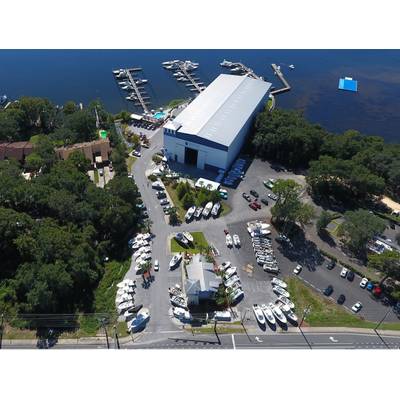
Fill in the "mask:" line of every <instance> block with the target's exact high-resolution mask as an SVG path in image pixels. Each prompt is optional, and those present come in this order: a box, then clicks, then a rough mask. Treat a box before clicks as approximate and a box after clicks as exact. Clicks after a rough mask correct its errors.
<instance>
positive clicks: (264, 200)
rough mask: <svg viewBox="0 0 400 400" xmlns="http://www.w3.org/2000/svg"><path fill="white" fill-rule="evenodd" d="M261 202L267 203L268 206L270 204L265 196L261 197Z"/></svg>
mask: <svg viewBox="0 0 400 400" xmlns="http://www.w3.org/2000/svg"><path fill="white" fill-rule="evenodd" d="M261 203H263V204H265V205H266V206H267V205H268V199H266V198H265V197H263V198H262V199H261Z"/></svg>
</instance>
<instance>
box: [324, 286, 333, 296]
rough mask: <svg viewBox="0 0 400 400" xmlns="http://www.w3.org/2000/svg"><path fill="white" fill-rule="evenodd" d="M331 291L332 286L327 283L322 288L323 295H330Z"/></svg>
mask: <svg viewBox="0 0 400 400" xmlns="http://www.w3.org/2000/svg"><path fill="white" fill-rule="evenodd" d="M332 293H333V286H332V285H329V286H327V287H326V288H325V289H324V295H325V296H330V295H331V294H332Z"/></svg>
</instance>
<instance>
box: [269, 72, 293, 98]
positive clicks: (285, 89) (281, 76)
mask: <svg viewBox="0 0 400 400" xmlns="http://www.w3.org/2000/svg"><path fill="white" fill-rule="evenodd" d="M271 68H272V69H273V70H274V73H275V75H276V76H277V77H278V78H279V80H280V81H281V82H282V84H283V88H280V89H276V90H273V91H272V92H271V95H272V96H276V95H277V94H281V93H285V92H288V91H289V90H290V89H291V86H290V85H289V83H288V81H287V80H286V79H285V77H284V76H283V74H282V72H281V70H280V68H278V66H277V65H276V64H271Z"/></svg>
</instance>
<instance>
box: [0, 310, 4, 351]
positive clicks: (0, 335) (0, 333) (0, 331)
mask: <svg viewBox="0 0 400 400" xmlns="http://www.w3.org/2000/svg"><path fill="white" fill-rule="evenodd" d="M3 323H4V313H1V323H0V349H1V348H2V343H3Z"/></svg>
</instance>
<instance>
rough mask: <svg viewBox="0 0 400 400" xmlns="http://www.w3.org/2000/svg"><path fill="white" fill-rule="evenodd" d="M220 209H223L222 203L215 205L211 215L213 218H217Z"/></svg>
mask: <svg viewBox="0 0 400 400" xmlns="http://www.w3.org/2000/svg"><path fill="white" fill-rule="evenodd" d="M220 208H221V203H219V202H217V203H215V204H214V206H213V208H212V210H211V215H212V216H213V217H217V216H218V213H219V210H220Z"/></svg>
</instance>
